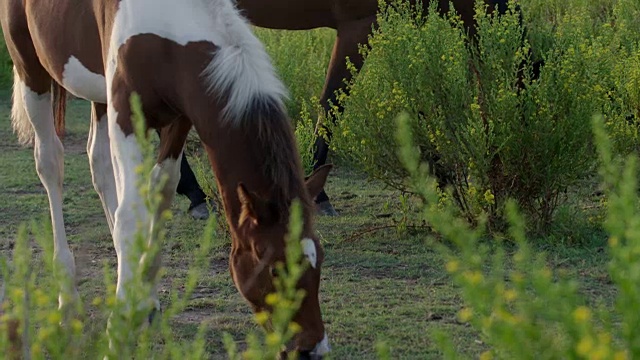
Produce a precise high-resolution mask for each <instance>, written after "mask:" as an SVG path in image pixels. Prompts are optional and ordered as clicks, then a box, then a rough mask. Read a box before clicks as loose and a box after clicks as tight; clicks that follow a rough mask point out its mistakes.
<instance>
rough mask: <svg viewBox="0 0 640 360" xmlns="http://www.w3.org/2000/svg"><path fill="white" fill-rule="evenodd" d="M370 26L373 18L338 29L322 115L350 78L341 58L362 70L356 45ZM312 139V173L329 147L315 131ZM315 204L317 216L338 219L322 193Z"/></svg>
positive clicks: (365, 40)
mask: <svg viewBox="0 0 640 360" xmlns="http://www.w3.org/2000/svg"><path fill="white" fill-rule="evenodd" d="M374 22H375V16H373V17H368V18H365V19H359V20H353V21H348V22H345V23H343V24H340V25H339V26H338V35H337V37H336V42H335V44H334V45H333V52H332V54H331V61H330V62H329V68H328V70H327V77H326V80H325V85H324V89H323V90H322V97H321V98H320V104H321V105H322V107H323V108H324V111H325V114H328V112H329V109H330V106H331V104H334V105H338V104H337V101H336V94H335V92H336V90H338V89H341V88H344V82H345V79H349V78H350V77H351V74H350V73H349V71H348V70H347V64H346V60H345V58H346V57H349V60H350V61H351V62H352V63H353V64H354V65H355V66H356V68H357V69H360V68H361V67H362V63H363V59H362V56H361V55H360V54H359V53H358V44H365V43H366V42H367V36H368V35H369V33H370V32H371V27H372V25H373V23H374ZM338 111H342V108H339V110H338ZM327 118H329V119H332V118H331V117H329V116H327ZM332 121H333V119H332ZM318 128H322V129H324V131H325V132H326V136H327V140H329V141H331V131H330V130H329V129H327V128H326V127H325V126H324V125H322V124H319V125H318ZM316 136H317V139H316V142H315V148H314V154H313V162H314V165H313V168H314V170H315V169H317V168H318V167H320V166H322V165H324V164H325V163H326V162H327V155H328V153H329V144H328V142H327V141H326V140H325V138H324V137H323V136H319V134H318V133H317V131H316ZM315 202H316V208H317V210H318V213H320V214H322V215H329V216H336V215H338V213H337V212H336V211H335V209H334V208H333V205H331V203H330V202H329V196H328V195H327V193H326V192H325V191H324V189H323V190H322V191H321V192H320V194H319V195H318V196H317V197H316V199H315Z"/></svg>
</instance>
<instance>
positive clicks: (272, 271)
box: [271, 266, 278, 277]
mask: <svg viewBox="0 0 640 360" xmlns="http://www.w3.org/2000/svg"><path fill="white" fill-rule="evenodd" d="M271 276H272V277H278V270H276V268H275V267H273V266H272V267H271Z"/></svg>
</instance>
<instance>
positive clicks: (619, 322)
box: [396, 115, 640, 359]
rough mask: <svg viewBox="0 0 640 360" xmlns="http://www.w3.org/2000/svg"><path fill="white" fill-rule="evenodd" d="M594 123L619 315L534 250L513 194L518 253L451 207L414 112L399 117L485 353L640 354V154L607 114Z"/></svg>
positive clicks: (405, 154)
mask: <svg viewBox="0 0 640 360" xmlns="http://www.w3.org/2000/svg"><path fill="white" fill-rule="evenodd" d="M591 124H592V129H593V131H594V134H595V140H596V141H595V145H596V146H597V148H598V154H599V159H600V163H601V166H600V174H601V176H602V179H603V183H604V185H605V189H606V192H607V196H608V198H609V211H608V214H607V220H606V229H607V231H608V232H609V235H610V237H609V253H610V255H611V262H610V267H609V270H610V275H611V279H612V281H613V282H614V283H615V284H616V288H617V290H618V294H617V307H616V312H615V313H614V314H611V313H610V310H609V309H602V310H601V309H594V308H593V307H591V306H589V305H588V304H587V302H586V301H585V299H584V298H583V297H582V296H581V295H580V294H579V291H578V290H579V286H578V283H577V282H576V281H575V280H574V279H570V278H567V277H565V276H562V275H561V274H558V273H554V271H553V270H552V269H551V268H550V267H549V266H548V265H547V263H546V261H545V257H544V255H542V254H540V253H536V252H535V251H534V250H533V248H532V247H531V245H530V244H529V242H528V240H527V239H526V236H525V220H524V218H523V217H522V216H521V215H520V214H519V211H518V210H517V205H516V203H515V202H513V201H507V202H506V212H505V213H506V216H507V219H508V224H509V231H508V238H509V239H510V240H512V241H513V242H514V243H515V244H516V246H517V249H516V251H515V252H513V253H512V254H509V253H507V251H506V250H505V248H504V247H503V244H499V243H498V245H497V246H495V243H494V244H493V245H494V246H491V245H492V244H490V243H487V242H486V241H483V240H482V239H483V238H485V237H486V236H487V235H486V233H485V231H484V228H483V227H482V226H479V227H476V228H472V227H470V226H469V225H468V223H467V222H466V221H463V220H462V219H460V218H459V217H457V216H456V215H455V211H454V210H453V209H452V208H451V206H445V207H443V206H441V205H440V204H439V196H438V193H437V189H436V182H435V180H434V179H433V178H431V177H430V176H429V175H428V169H427V165H426V164H424V163H421V161H420V155H419V150H418V148H417V146H416V145H414V144H413V141H412V134H411V126H410V122H409V120H408V116H407V115H404V116H401V117H399V118H398V131H397V133H396V138H397V141H398V143H399V152H398V154H399V158H400V159H401V161H402V164H403V166H405V167H406V168H407V170H408V171H409V173H410V174H411V175H410V181H412V182H413V184H414V188H415V189H416V191H417V192H418V193H419V195H420V197H421V198H422V200H423V201H424V208H423V216H424V219H425V220H427V221H428V222H429V224H431V226H432V227H433V229H434V230H435V231H436V232H437V233H438V234H439V235H440V236H442V238H443V240H444V241H445V243H444V244H442V245H437V247H438V249H439V251H440V252H441V253H442V254H443V256H445V257H446V258H447V260H448V261H447V263H446V269H447V271H448V272H449V273H450V274H451V275H452V277H453V280H454V282H455V283H456V284H457V285H458V286H459V287H460V288H461V291H462V298H463V300H464V303H465V307H464V308H463V309H462V310H460V311H459V313H458V318H459V320H460V321H462V322H465V323H469V324H470V325H471V326H473V327H474V328H475V329H477V330H478V331H479V332H480V334H481V336H482V340H483V341H484V342H485V343H486V346H487V350H486V351H485V352H484V353H483V354H482V355H481V356H480V358H481V359H492V358H499V359H556V358H563V359H564V358H568V359H578V358H587V359H633V358H636V357H638V356H639V355H640V347H638V339H640V332H639V331H638V329H639V328H640V327H639V321H640V317H639V316H638V314H637V302H638V299H639V296H640V278H639V277H638V276H637V274H640V272H639V271H638V266H639V265H638V259H637V254H639V253H640V252H639V251H638V249H639V248H640V231H639V229H638V224H640V222H639V221H638V219H640V208H639V207H638V200H639V199H638V194H637V180H636V174H637V156H630V157H629V158H628V160H626V161H625V162H622V161H620V160H619V157H615V155H614V153H613V144H612V143H611V141H610V140H609V138H608V136H607V134H606V127H605V124H604V121H603V119H602V117H595V118H594V120H593V121H592V122H591ZM441 243H442V242H441ZM449 244H450V245H451V246H449ZM614 319H615V321H614ZM437 338H438V341H439V342H440V344H441V349H442V351H443V353H444V355H445V358H448V359H454V358H459V357H460V355H459V354H458V353H457V351H456V350H455V349H454V348H453V346H452V343H451V341H450V339H449V335H447V334H444V333H439V334H437Z"/></svg>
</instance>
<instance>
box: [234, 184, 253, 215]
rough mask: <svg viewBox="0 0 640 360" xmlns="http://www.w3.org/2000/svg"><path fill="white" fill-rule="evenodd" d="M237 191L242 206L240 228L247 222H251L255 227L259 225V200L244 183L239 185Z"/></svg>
mask: <svg viewBox="0 0 640 360" xmlns="http://www.w3.org/2000/svg"><path fill="white" fill-rule="evenodd" d="M236 191H237V192H238V199H239V200H240V205H242V209H241V211H240V218H239V219H238V226H242V225H243V224H244V223H245V222H247V221H251V224H252V225H253V226H255V225H258V213H257V211H256V207H257V200H258V199H257V198H256V196H255V195H254V194H252V193H251V192H249V190H247V188H246V186H244V184H243V183H239V184H238V187H237V189H236Z"/></svg>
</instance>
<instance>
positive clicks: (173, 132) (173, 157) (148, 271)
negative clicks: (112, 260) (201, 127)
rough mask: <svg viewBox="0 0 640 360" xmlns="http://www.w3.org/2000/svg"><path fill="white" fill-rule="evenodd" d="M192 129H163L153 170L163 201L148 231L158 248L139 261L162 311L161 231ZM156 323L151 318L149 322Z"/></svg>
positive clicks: (179, 125) (185, 125)
mask: <svg viewBox="0 0 640 360" xmlns="http://www.w3.org/2000/svg"><path fill="white" fill-rule="evenodd" d="M190 129H191V123H190V122H188V121H186V120H185V119H184V118H178V120H176V122H174V123H172V124H171V125H169V126H167V127H165V128H163V129H162V130H161V131H160V152H159V155H158V160H157V162H156V164H155V165H154V167H153V170H152V171H151V179H150V189H151V194H152V196H153V194H156V193H157V194H160V201H159V203H158V204H157V207H156V208H155V209H154V214H153V217H152V219H151V224H150V229H149V234H150V236H149V244H148V245H149V248H150V249H155V251H152V252H151V253H145V254H144V255H143V257H142V259H141V260H140V266H142V267H143V269H144V271H145V272H144V275H145V280H147V281H149V282H150V283H151V284H152V292H151V296H152V298H153V301H154V303H155V304H156V309H160V301H159V299H158V291H157V283H158V276H157V275H158V271H159V270H160V266H161V255H160V251H159V250H160V247H161V246H162V244H160V243H159V242H157V241H158V240H159V239H160V237H159V236H158V231H160V229H161V228H162V224H163V221H162V220H163V214H164V213H165V212H166V211H168V210H169V208H170V207H171V203H172V202H173V199H174V198H175V194H176V189H177V187H178V183H179V182H180V166H181V161H182V157H183V156H184V154H183V149H184V144H185V141H186V139H187V134H188V133H189V130H190ZM151 320H153V319H152V318H150V321H151Z"/></svg>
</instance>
